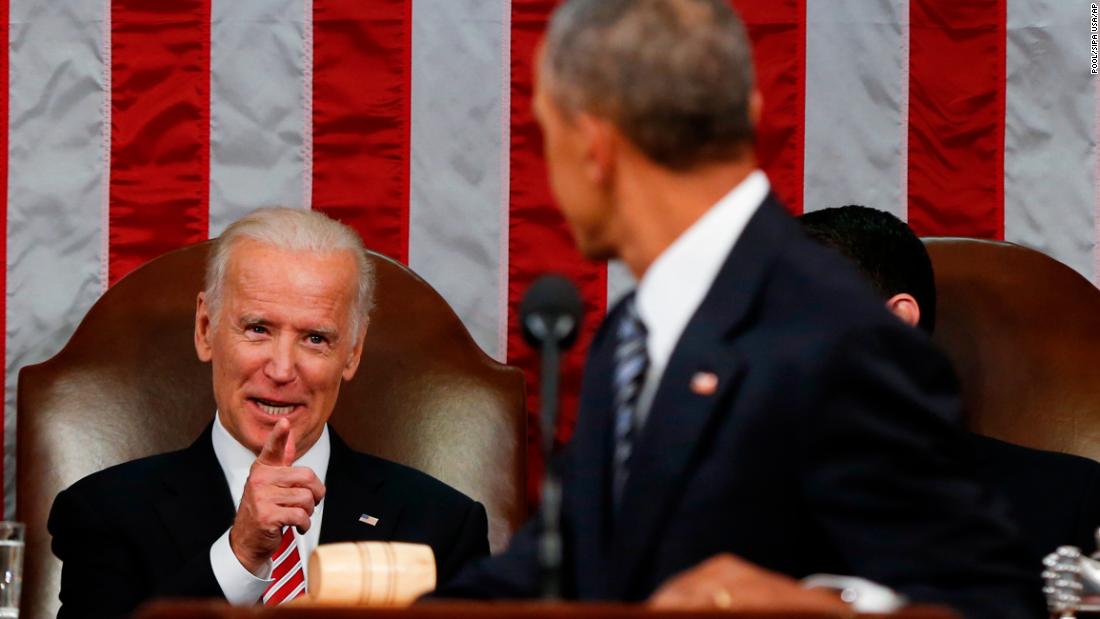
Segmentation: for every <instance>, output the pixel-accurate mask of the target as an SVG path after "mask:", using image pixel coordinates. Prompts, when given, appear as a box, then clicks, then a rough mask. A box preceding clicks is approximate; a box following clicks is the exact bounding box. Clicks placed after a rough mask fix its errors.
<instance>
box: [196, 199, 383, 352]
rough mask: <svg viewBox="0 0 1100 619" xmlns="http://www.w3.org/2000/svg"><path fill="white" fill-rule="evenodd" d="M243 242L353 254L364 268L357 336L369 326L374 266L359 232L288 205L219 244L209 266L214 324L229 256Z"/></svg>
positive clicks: (264, 213)
mask: <svg viewBox="0 0 1100 619" xmlns="http://www.w3.org/2000/svg"><path fill="white" fill-rule="evenodd" d="M243 239H251V240H253V241H258V242H260V243H264V244H265V245H270V246H272V247H276V248H278V249H284V250H289V251H308V252H313V253H317V254H331V253H335V252H341V251H347V252H351V254H352V255H353V256H354V257H355V263H356V266H357V267H358V268H357V270H358V290H357V291H356V295H355V307H354V308H352V309H353V311H352V322H351V326H352V333H359V329H360V328H361V327H364V326H366V320H367V315H368V314H369V313H370V310H371V308H372V307H373V305H374V267H373V266H372V265H371V263H370V261H368V260H367V250H366V248H365V247H364V246H363V241H362V239H360V238H359V234H358V233H356V232H355V230H352V229H351V228H349V227H348V226H346V225H344V224H342V223H340V222H338V221H336V220H334V219H330V218H329V217H328V216H326V215H324V214H323V213H319V212H317V211H306V210H301V209H292V208H284V207H274V208H261V209H256V210H255V211H252V212H251V213H249V214H248V215H246V216H244V217H242V218H241V219H238V220H237V221H235V222H233V223H232V224H230V226H229V227H228V228H226V229H225V232H222V233H221V235H220V236H219V237H218V238H217V239H216V240H215V241H214V247H213V248H212V249H211V252H210V259H209V260H208V261H207V263H206V290H205V296H206V304H207V306H208V307H209V311H210V320H211V321H212V322H214V321H217V317H218V315H219V312H220V311H221V303H222V293H223V289H224V287H225V273H226V270H227V269H228V267H229V256H230V254H231V253H232V251H233V247H234V246H235V245H236V244H237V242H238V241H240V240H243Z"/></svg>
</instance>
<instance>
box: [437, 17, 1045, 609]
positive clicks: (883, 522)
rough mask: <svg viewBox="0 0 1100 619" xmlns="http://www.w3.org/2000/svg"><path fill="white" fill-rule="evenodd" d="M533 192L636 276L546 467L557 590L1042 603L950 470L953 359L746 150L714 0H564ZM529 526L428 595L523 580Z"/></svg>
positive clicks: (513, 590)
mask: <svg viewBox="0 0 1100 619" xmlns="http://www.w3.org/2000/svg"><path fill="white" fill-rule="evenodd" d="M534 108H535V114H536V117H537V119H538V122H539V123H540V125H541V127H542V130H543V139H544V150H545V155H546V161H547V166H548V172H549V178H550V185H551V188H552V190H553V192H554V194H555V196H556V198H557V200H558V204H559V206H560V208H561V210H562V213H563V214H564V216H565V218H566V220H567V222H568V223H569V226H570V228H571V230H572V233H573V236H574V238H575V240H576V242H577V245H578V246H579V248H580V249H581V251H582V252H583V253H584V254H586V255H587V256H588V257H590V258H592V259H596V260H604V259H608V258H612V257H618V258H620V259H622V260H623V261H624V262H625V263H626V265H627V266H628V267H629V268H630V269H631V271H632V272H633V273H634V275H635V276H636V277H637V278H638V279H639V284H638V288H637V292H636V294H634V295H631V296H629V297H628V298H626V299H625V300H624V301H623V302H621V303H620V304H618V305H617V306H616V307H615V308H614V309H613V310H612V311H610V312H609V314H608V316H607V318H606V319H605V321H604V324H603V325H602V327H601V328H600V330H599V331H598V333H597V334H596V336H595V337H594V339H593V342H592V343H591V348H590V350H589V358H588V361H587V365H586V371H585V378H584V382H583V387H582V394H581V405H580V412H579V416H578V420H577V426H576V429H575V432H574V435H573V439H572V441H571V443H570V444H569V446H568V448H567V450H566V452H565V454H564V457H563V459H562V461H561V462H560V467H561V468H560V470H561V475H562V488H563V495H562V510H561V523H562V535H563V555H564V557H563V566H562V574H561V577H562V584H563V589H564V591H565V595H566V597H568V598H574V599H583V600H622V601H643V600H647V599H649V600H651V601H652V602H653V603H655V604H657V605H663V606H677V607H681V608H683V607H719V608H746V607H755V608H761V607H764V608H766V607H784V608H793V607H795V606H798V607H801V608H807V609H808V608H813V609H822V608H826V607H829V608H835V607H836V606H840V605H842V604H843V603H842V602H840V601H839V600H838V599H834V598H829V599H827V600H823V599H822V597H821V596H822V595H825V594H823V593H821V592H820V591H813V592H808V591H805V590H803V589H801V588H800V587H799V586H798V581H797V580H795V579H798V578H803V577H806V576H810V575H814V574H840V575H850V576H858V577H862V578H864V579H867V580H870V581H873V582H875V583H879V584H880V585H884V586H886V587H889V588H892V589H893V590H895V591H897V592H899V593H901V594H902V595H904V596H906V597H907V598H908V599H909V600H911V601H913V602H921V603H940V604H946V605H949V606H951V607H953V608H956V609H958V610H960V611H962V612H963V613H965V614H966V615H967V616H968V617H990V618H992V617H997V618H998V619H1003V618H1006V617H1039V616H1042V614H1043V608H1042V607H1043V604H1042V597H1041V595H1040V586H1041V585H1040V583H1039V580H1038V568H1037V567H1035V566H1030V565H1027V564H1026V556H1025V554H1024V552H1023V550H1022V547H1021V546H1020V545H1019V542H1018V540H1015V539H1014V537H1013V533H1012V528H1011V526H1010V525H1009V524H1008V523H1007V522H1006V520H1005V519H1004V518H1003V517H1002V516H1001V515H1000V514H998V513H995V512H993V511H991V510H990V509H989V508H988V506H987V505H986V503H985V497H986V495H985V493H984V491H983V490H982V489H981V488H980V487H979V486H977V485H976V484H975V483H974V482H973V481H972V480H971V479H969V478H968V477H967V476H966V475H965V474H963V473H962V471H961V470H960V467H959V466H958V456H959V453H960V451H961V450H962V449H963V448H964V447H963V437H962V434H961V432H960V430H959V428H958V425H957V423H958V397H957V390H956V386H955V383H954V380H953V376H952V372H951V369H950V367H949V366H948V364H947V362H946V360H945V359H943V358H942V357H941V356H940V355H939V354H937V353H936V351H935V350H934V349H933V348H932V347H931V345H930V344H929V342H928V341H927V339H926V338H924V337H921V336H920V335H918V334H917V333H915V332H913V331H912V330H911V329H909V328H908V327H906V326H904V325H902V324H901V323H899V322H898V321H897V320H896V319H894V318H893V317H892V316H891V315H889V314H888V313H887V312H886V311H885V310H884V309H883V307H882V303H881V302H880V301H879V300H878V299H876V298H875V297H874V295H873V294H872V293H871V292H870V290H869V289H868V287H867V286H866V284H865V283H863V282H862V281H861V280H860V278H859V276H858V274H856V273H855V272H854V269H852V268H851V267H850V266H849V265H846V264H845V263H844V262H843V260H842V259H841V258H839V257H837V256H835V255H834V254H832V253H831V252H828V251H826V250H824V249H823V248H821V247H819V246H818V245H817V244H815V243H813V242H812V241H810V240H809V239H807V238H806V237H805V236H804V235H803V234H802V232H801V231H800V230H799V228H798V224H797V223H796V222H795V221H793V219H791V218H790V216H789V215H787V214H786V213H785V212H784V209H783V208H782V206H781V205H780V204H779V203H778V201H777V200H776V198H775V197H774V196H773V195H772V194H771V192H770V188H769V184H768V179H767V178H766V177H765V175H764V174H763V173H762V172H760V171H759V170H758V169H757V168H756V163H755V161H754V158H753V148H752V142H753V124H754V121H755V119H756V117H757V115H758V113H759V109H760V100H759V96H758V95H757V94H756V92H755V90H754V89H753V80H752V62H751V59H750V52H749V42H748V39H747V37H746V35H745V32H744V29H743V27H742V24H741V22H740V20H739V19H738V17H737V16H736V14H734V13H733V12H732V10H731V9H730V8H729V5H728V2H726V1H725V0H568V1H567V2H565V3H563V4H562V5H561V6H560V7H559V8H558V10H557V11H556V13H555V14H554V16H553V18H552V21H551V24H550V27H549V30H548V33H547V36H546V40H545V42H544V46H543V48H542V49H541V51H540V56H539V61H538V75H537V79H536V90H535V97H534ZM537 546H538V532H537V525H534V524H530V525H528V527H526V528H525V529H524V530H522V531H521V532H520V533H519V534H518V535H517V536H516V537H515V538H514V540H513V542H512V544H511V546H510V547H509V549H508V550H507V551H506V552H505V553H504V554H503V555H501V556H498V557H495V558H493V559H490V560H487V561H484V562H480V563H478V564H475V565H474V566H471V567H470V568H468V569H467V570H466V571H464V572H463V573H462V574H460V575H459V576H458V577H456V579H455V580H454V581H452V584H451V586H448V587H444V588H443V589H442V590H441V591H439V592H438V595H439V596H440V597H445V596H454V597H532V596H535V595H537V594H538V592H539V589H540V587H539V569H538V565H539V564H538V560H537Z"/></svg>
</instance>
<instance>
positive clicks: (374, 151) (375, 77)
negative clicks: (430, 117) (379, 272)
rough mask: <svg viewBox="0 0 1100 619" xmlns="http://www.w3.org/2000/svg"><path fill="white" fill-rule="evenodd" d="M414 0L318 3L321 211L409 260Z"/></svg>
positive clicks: (316, 173) (316, 172) (316, 197)
mask: <svg viewBox="0 0 1100 619" xmlns="http://www.w3.org/2000/svg"><path fill="white" fill-rule="evenodd" d="M411 5H412V0H371V1H370V2H364V1H363V0H314V2H313V131H314V134H313V208H315V209H317V210H319V211H324V212H325V213H326V214H328V215H329V216H331V217H333V218H335V219H338V220H340V221H342V222H344V223H346V224H348V225H349V226H351V227H352V228H355V230H357V231H358V232H359V234H360V235H362V237H363V240H364V242H365V243H366V245H367V247H369V248H371V249H373V250H375V251H378V252H381V253H383V254H386V255H388V256H390V257H392V258H395V259H397V260H400V261H401V262H408V254H409V105H410V94H411V90H412V88H411V74H410V72H411V68H412V6H411Z"/></svg>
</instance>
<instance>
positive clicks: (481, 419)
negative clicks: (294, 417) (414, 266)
mask: <svg viewBox="0 0 1100 619" xmlns="http://www.w3.org/2000/svg"><path fill="white" fill-rule="evenodd" d="M208 248H209V243H204V244H200V245H195V246H192V247H188V248H185V249H182V250H179V251H176V252H173V253H170V254H167V255H164V256H162V257H160V258H158V259H156V260H153V261H152V262H150V263H149V264H147V265H145V266H143V267H142V268H140V269H138V270H137V271H135V272H133V273H132V274H131V275H129V276H127V277H126V278H125V279H123V280H122V281H120V282H119V283H118V284H117V285H116V286H114V287H113V288H111V289H110V290H109V291H108V292H107V293H106V294H105V295H103V297H102V298H101V299H100V300H99V301H98V302H97V303H96V304H95V306H93V307H92V309H91V310H90V311H89V312H88V315H87V316H85V318H84V321H83V322H82V323H81V324H80V326H79V327H78V328H77V330H76V332H75V333H74V334H73V336H72V338H71V339H70V340H69V342H68V344H67V345H66V346H65V348H64V349H63V350H62V351H61V352H60V353H58V354H57V356H55V357H54V358H52V359H50V360H49V361H46V362H45V363H42V364H39V365H34V366H30V367H27V368H24V369H23V370H22V371H21V372H20V374H19V393H18V397H19V404H18V406H19V411H18V412H19V418H18V447H19V455H18V466H19V468H18V495H17V501H18V513H19V518H20V519H21V520H23V521H25V522H26V523H27V528H28V531H27V556H26V574H25V580H24V588H23V608H24V611H23V612H24V615H23V616H24V617H26V618H28V619H44V618H45V617H53V616H55V615H56V613H57V607H58V600H57V592H58V589H59V583H60V568H61V564H60V562H59V561H57V559H56V558H54V557H53V555H52V554H51V553H50V546H49V545H50V537H49V534H48V533H47V531H46V517H47V515H48V513H49V509H50V505H51V504H52V503H53V499H54V497H55V496H56V495H57V493H58V492H59V491H60V490H62V489H63V488H65V487H67V486H68V485H70V484H72V483H73V482H74V481H76V480H78V479H80V478H81V477H83V476H85V475H87V474H89V473H91V472H93V471H97V470H99V469H102V468H104V467H107V466H111V465H113V464H117V463H120V462H125V461H127V460H131V459H134V458H139V457H142V456H146V455H150V454H154V453H159V452H164V451H169V450H175V449H180V448H182V447H185V446H187V445H188V444H190V443H191V442H192V441H193V440H194V438H195V437H196V436H197V435H198V434H199V432H200V431H201V430H202V429H203V427H204V426H205V425H206V424H207V423H209V422H210V420H211V419H212V418H213V412H214V398H213V394H212V389H211V382H210V367H209V366H208V365H206V364H203V363H200V362H199V361H198V359H197V358H196V357H195V350H194V343H193V336H192V334H193V330H194V313H195V295H196V294H197V292H198V291H199V290H200V288H201V287H202V275H203V269H204V265H205V262H206V255H207V251H208ZM370 258H371V260H372V262H373V263H374V266H375V269H376V273H377V279H378V287H377V293H376V307H375V309H374V311H373V312H372V314H371V322H370V328H369V329H368V332H367V340H366V345H365V350H364V353H363V361H362V364H361V365H360V367H359V372H358V374H357V375H356V377H355V379H354V380H353V381H351V382H349V383H345V384H344V385H343V387H342V388H341V394H340V398H339V401H338V404H337V406H336V411H335V413H334V414H333V417H332V425H333V426H334V427H335V428H336V430H337V431H338V432H339V433H340V435H341V436H342V437H343V438H344V439H345V440H346V441H347V443H348V444H349V445H351V446H352V447H353V448H354V449H358V450H361V451H367V452H370V453H373V454H375V455H378V456H382V457H385V458H389V459H391V460H396V461H398V462H402V463H404V464H408V465H410V466H413V467H416V468H418V469H420V470H423V471H425V472H427V473H429V474H431V475H434V476H435V477H438V478H439V479H442V480H443V481H445V482H447V483H449V484H451V485H452V486H454V487H456V488H458V489H459V490H461V491H463V492H465V493H466V494H467V495H469V496H471V497H473V498H475V499H477V500H479V501H481V502H482V503H483V504H484V505H485V507H486V509H487V510H488V513H489V536H490V543H491V547H492V549H493V550H494V551H499V550H501V549H502V548H503V547H504V546H505V544H506V543H507V540H508V538H509V536H510V535H511V533H512V532H513V531H514V530H515V528H516V526H518V524H519V523H520V522H521V520H522V519H523V518H524V517H525V515H526V506H525V504H524V490H523V489H524V479H525V471H524V463H525V461H526V460H525V457H524V446H525V437H526V429H525V419H526V416H525V414H524V383H523V375H522V373H521V372H520V371H519V370H517V369H515V368H512V367H507V366H503V365H500V364H498V363H496V362H494V361H493V360H491V359H489V358H488V357H487V356H486V355H485V354H484V353H482V351H481V349H480V348H478V347H477V345H476V344H475V343H474V341H473V339H472V338H471V337H470V335H469V333H468V332H467V331H466V329H465V327H464V326H463V325H462V323H461V322H460V321H459V319H458V317H457V316H456V315H455V314H454V312H453V311H451V308H450V307H449V306H448V305H447V303H446V302H445V301H444V300H443V298H442V297H440V296H439V295H438V294H437V293H436V292H435V291H434V290H433V289H432V288H431V287H430V286H429V285H428V284H427V283H426V282H425V281H424V280H422V279H420V278H419V277H417V276H416V275H415V274H413V273H412V272H411V271H409V270H408V269H407V268H405V267H404V266H402V265H400V264H398V263H396V262H394V261H393V260H390V259H389V258H386V257H384V256H381V255H378V254H371V256H370ZM118 500H126V498H125V497H118Z"/></svg>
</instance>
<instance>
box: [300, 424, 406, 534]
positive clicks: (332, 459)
mask: <svg viewBox="0 0 1100 619" xmlns="http://www.w3.org/2000/svg"><path fill="white" fill-rule="evenodd" d="M329 435H330V437H331V439H332V451H331V455H330V456H329V464H328V472H327V473H326V474H325V490H326V492H325V507H324V512H323V513H322V514H321V538H320V543H322V544H332V543H336V542H351V541H386V540H389V539H391V538H392V537H393V531H394V527H396V526H397V520H398V518H399V517H400V515H401V507H402V506H401V502H400V501H399V500H398V499H397V498H396V497H394V496H393V493H392V492H391V493H387V492H385V479H384V476H383V475H382V472H381V470H380V469H379V468H378V467H377V466H370V465H371V464H372V463H373V459H370V458H366V459H362V458H356V455H355V454H354V453H353V452H352V451H351V448H349V447H348V446H347V444H346V443H344V441H343V440H341V439H340V437H339V436H337V435H336V433H335V432H333V431H332V428H331V427H330V428H329ZM360 460H361V461H360ZM363 517H366V518H367V519H369V518H371V517H373V518H376V519H377V522H376V523H375V524H374V525H371V524H368V523H366V522H362V521H361V520H360V518H363Z"/></svg>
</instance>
